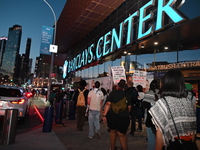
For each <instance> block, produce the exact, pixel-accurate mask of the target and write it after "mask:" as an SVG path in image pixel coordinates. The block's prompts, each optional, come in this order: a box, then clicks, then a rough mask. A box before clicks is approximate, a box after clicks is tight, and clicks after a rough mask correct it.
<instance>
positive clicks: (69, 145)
mask: <svg viewBox="0 0 200 150" xmlns="http://www.w3.org/2000/svg"><path fill="white" fill-rule="evenodd" d="M33 102H34V103H35V105H37V106H38V107H39V108H40V109H41V108H44V103H43V102H41V101H39V100H34V101H33ZM62 123H63V124H62ZM62 123H60V124H54V125H53V126H52V129H53V130H52V132H47V133H44V132H42V129H43V128H42V126H41V127H39V128H37V129H35V130H32V131H29V132H26V133H23V134H18V135H16V138H15V143H13V144H10V145H1V146H0V150H13V149H19V150H26V149H28V150H55V149H56V150H108V149H109V132H108V131H107V127H106V125H105V124H101V139H97V138H96V137H94V138H93V139H89V138H88V122H87V121H86V122H85V125H84V128H83V131H77V129H76V120H68V119H67V118H63V120H62ZM143 127H144V128H143V129H144V130H143V131H142V132H135V135H134V136H131V135H130V134H127V137H128V147H129V150H132V149H136V150H146V148H147V141H146V128H145V126H143ZM129 132H130V130H128V132H127V133H129ZM197 144H198V147H199V148H200V140H199V139H198V140H197ZM116 146H117V148H118V149H120V143H119V140H117V143H116Z"/></svg>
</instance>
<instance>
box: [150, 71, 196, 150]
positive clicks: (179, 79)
mask: <svg viewBox="0 0 200 150" xmlns="http://www.w3.org/2000/svg"><path fill="white" fill-rule="evenodd" d="M149 113H150V114H151V116H152V121H153V123H154V125H155V126H156V150H162V148H163V146H164V147H165V148H166V149H167V150H178V149H179V145H180V142H179V141H180V139H181V141H182V142H185V141H187V142H188V141H194V138H195V132H196V116H195V110H194V107H193V104H192V101H191V100H189V99H188V98H187V92H186V87H185V84H184V79H183V75H182V73H181V71H180V70H169V71H168V72H167V73H166V74H165V75H164V77H163V79H162V82H161V89H160V99H159V100H158V101H157V102H156V103H155V105H154V106H153V107H151V109H150V110H149ZM192 146H194V147H192ZM190 149H191V150H196V149H197V147H196V146H195V144H192V145H191V146H190Z"/></svg>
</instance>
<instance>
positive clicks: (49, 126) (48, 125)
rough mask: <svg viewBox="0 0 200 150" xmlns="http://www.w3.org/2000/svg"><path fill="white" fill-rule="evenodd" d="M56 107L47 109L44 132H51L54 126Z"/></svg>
mask: <svg viewBox="0 0 200 150" xmlns="http://www.w3.org/2000/svg"><path fill="white" fill-rule="evenodd" d="M53 113H54V107H45V114H44V124H43V130H42V131H43V132H51V131H52V124H53Z"/></svg>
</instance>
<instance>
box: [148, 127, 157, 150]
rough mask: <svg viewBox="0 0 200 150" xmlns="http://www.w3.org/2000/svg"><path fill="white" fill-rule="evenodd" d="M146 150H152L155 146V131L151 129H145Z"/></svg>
mask: <svg viewBox="0 0 200 150" xmlns="http://www.w3.org/2000/svg"><path fill="white" fill-rule="evenodd" d="M146 129H147V140H148V145H147V150H154V149H155V146H156V135H155V129H154V128H151V127H147V128H146Z"/></svg>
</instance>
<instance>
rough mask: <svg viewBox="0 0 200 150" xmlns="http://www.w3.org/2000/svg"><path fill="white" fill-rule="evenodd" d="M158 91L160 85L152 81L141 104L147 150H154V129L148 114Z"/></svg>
mask: <svg viewBox="0 0 200 150" xmlns="http://www.w3.org/2000/svg"><path fill="white" fill-rule="evenodd" d="M159 89H160V83H159V82H158V81H157V80H155V79H154V80H153V81H152V82H151V83H150V88H149V91H148V92H147V93H146V94H145V97H144V99H143V102H142V106H143V108H144V110H145V115H144V116H145V117H144V118H145V119H144V122H145V125H146V131H147V142H148V146H147V150H154V149H155V143H156V135H155V132H156V129H155V126H154V124H153V123H152V121H151V115H150V114H149V112H148V111H149V109H150V108H151V107H152V106H153V105H154V104H155V102H156V101H157V100H158V98H159V94H158V92H159Z"/></svg>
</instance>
